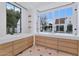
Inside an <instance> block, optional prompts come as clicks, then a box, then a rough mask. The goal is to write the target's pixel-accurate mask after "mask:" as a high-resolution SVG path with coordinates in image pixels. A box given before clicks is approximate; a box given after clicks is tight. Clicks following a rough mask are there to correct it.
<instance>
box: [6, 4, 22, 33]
mask: <svg viewBox="0 0 79 59" xmlns="http://www.w3.org/2000/svg"><path fill="white" fill-rule="evenodd" d="M6 12H7V33H8V34H14V33H20V32H21V13H20V12H21V9H20V8H18V7H16V6H15V5H13V4H10V3H7V8H6Z"/></svg>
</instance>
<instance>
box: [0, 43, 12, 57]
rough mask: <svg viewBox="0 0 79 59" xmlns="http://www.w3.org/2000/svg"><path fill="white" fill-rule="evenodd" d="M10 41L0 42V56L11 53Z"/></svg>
mask: <svg viewBox="0 0 79 59" xmlns="http://www.w3.org/2000/svg"><path fill="white" fill-rule="evenodd" d="M12 49H13V46H12V42H9V43H5V44H0V56H8V55H13V50H12Z"/></svg>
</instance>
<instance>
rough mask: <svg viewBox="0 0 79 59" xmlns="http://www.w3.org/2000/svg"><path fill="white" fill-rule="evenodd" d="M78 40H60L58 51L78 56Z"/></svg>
mask: <svg viewBox="0 0 79 59" xmlns="http://www.w3.org/2000/svg"><path fill="white" fill-rule="evenodd" d="M77 49H78V47H77V40H70V39H60V40H58V50H61V51H65V52H68V53H71V54H74V55H78V53H77V52H78V51H77Z"/></svg>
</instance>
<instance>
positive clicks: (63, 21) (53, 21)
mask: <svg viewBox="0 0 79 59" xmlns="http://www.w3.org/2000/svg"><path fill="white" fill-rule="evenodd" d="M72 15H73V9H72V7H61V8H57V9H54V10H52V11H48V12H43V13H42V12H41V13H40V14H39V17H40V18H39V19H40V32H55V33H72V32H73V30H72V29H73V24H72V20H71V19H72ZM70 20H71V24H72V26H70V25H69V26H70V27H69V26H68V24H69V22H70Z"/></svg>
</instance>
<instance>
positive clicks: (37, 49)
mask: <svg viewBox="0 0 79 59" xmlns="http://www.w3.org/2000/svg"><path fill="white" fill-rule="evenodd" d="M18 56H72V54H68V53H65V52H61V51H57V50H53V49H50V48H46V47H42V46H33V47H31V48H29V49H27V50H25V51H24V52H23V53H21V54H19V55H18Z"/></svg>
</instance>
